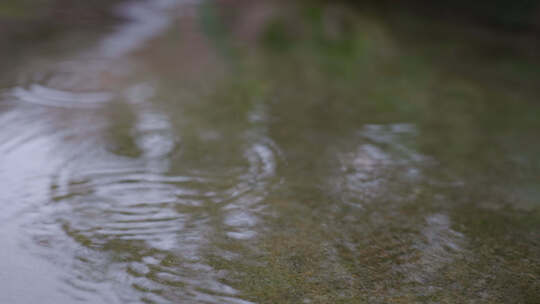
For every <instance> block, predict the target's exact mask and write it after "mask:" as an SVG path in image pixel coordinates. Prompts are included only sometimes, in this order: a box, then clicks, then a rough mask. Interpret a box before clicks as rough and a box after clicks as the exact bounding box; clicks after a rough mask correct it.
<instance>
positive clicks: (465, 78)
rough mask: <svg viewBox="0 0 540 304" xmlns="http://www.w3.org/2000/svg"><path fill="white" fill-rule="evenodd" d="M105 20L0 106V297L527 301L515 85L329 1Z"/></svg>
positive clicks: (29, 68)
mask: <svg viewBox="0 0 540 304" xmlns="http://www.w3.org/2000/svg"><path fill="white" fill-rule="evenodd" d="M119 10H120V12H121V13H122V14H123V15H125V16H127V17H129V18H128V19H129V20H130V21H128V22H126V23H124V24H122V25H121V26H119V27H118V28H117V29H116V30H114V31H112V33H110V34H105V35H104V36H103V38H102V39H101V40H99V41H96V42H95V45H96V47H93V48H90V49H83V50H80V49H77V48H76V46H73V52H72V54H71V55H62V56H59V57H63V58H48V57H47V58H45V57H46V56H36V57H38V58H37V59H36V58H32V60H28V62H27V63H25V64H21V68H20V71H19V73H18V74H16V75H14V76H13V77H12V78H13V79H16V80H17V84H16V85H15V86H11V87H7V88H4V89H3V91H2V95H1V97H0V110H1V111H0V180H1V181H2V185H1V189H2V191H0V222H1V224H0V225H1V228H2V229H0V230H1V232H0V242H1V245H2V248H3V250H1V251H0V268H1V269H2V271H0V290H1V291H2V293H1V294H0V302H2V303H4V302H6V303H35V302H42V303H74V302H81V303H412V302H427V303H431V302H433V303H439V302H449V303H451V302H460V303H466V302H479V303H498V302H512V301H517V302H520V303H534V302H536V301H537V300H538V299H539V298H538V290H540V285H539V282H540V279H539V274H538V273H539V271H540V243H539V240H540V237H539V236H540V234H539V233H540V226H539V224H540V217H539V214H538V210H539V209H538V199H539V197H538V193H539V192H538V190H537V188H538V187H537V186H536V185H537V184H538V176H539V174H538V173H539V170H540V163H539V162H538V153H539V152H540V146H538V144H536V141H535V136H536V134H535V133H536V132H533V131H532V130H537V129H538V127H539V126H538V123H539V121H538V116H537V114H539V113H540V108H538V105H537V104H536V103H534V102H533V100H535V97H537V96H538V91H537V88H536V87H532V86H530V83H529V81H528V80H527V81H523V82H520V78H515V79H513V81H514V86H512V87H505V86H501V85H499V84H498V83H496V81H495V80H492V79H490V78H487V79H482V77H480V80H479V78H478V77H477V75H476V74H475V73H478V74H482V73H483V72H484V71H485V66H490V65H491V64H492V63H491V62H483V61H482V60H483V57H481V56H480V57H478V58H472V59H467V60H470V62H469V63H470V64H471V65H473V67H472V68H471V69H473V70H474V73H472V74H475V75H468V74H467V73H462V72H460V71H455V70H454V69H450V68H448V67H447V66H445V65H443V64H438V63H437V64H435V63H432V62H430V61H429V60H427V59H425V58H431V57H430V56H443V55H439V54H440V49H439V45H437V41H436V40H434V41H431V42H430V43H427V44H426V45H425V46H424V48H425V49H426V52H425V54H424V53H420V55H419V54H417V50H415V49H414V45H415V43H414V41H413V42H411V41H409V42H405V41H401V40H400V41H398V39H396V38H395V37H394V36H393V33H395V34H403V32H405V33H406V31H408V30H409V31H413V32H414V26H413V25H414V23H413V25H410V26H409V27H404V28H399V29H395V28H392V26H391V25H387V24H385V23H384V22H383V21H381V20H382V19H381V20H378V19H376V18H375V17H374V16H375V15H376V14H374V15H372V16H371V17H366V16H362V15H356V13H354V12H353V11H352V10H348V9H347V7H345V6H341V5H332V4H329V6H324V5H318V6H316V7H310V6H307V5H304V4H299V5H291V4H281V3H280V2H278V1H261V2H257V3H255V4H253V3H251V4H248V3H243V1H238V2H231V1H225V0H223V1H215V2H209V1H205V2H198V1H136V2H129V3H127V4H124V5H123V6H121V7H120V8H119ZM404 40H406V39H404ZM400 43H401V44H403V45H401V44H400ZM445 43H449V42H445ZM456 43H457V42H456ZM409 44H412V45H413V46H409ZM469 47H470V49H471V52H473V51H474V50H476V49H483V48H488V46H486V45H484V44H482V43H480V42H474V43H473V42H471V45H470V46H469ZM432 53H435V54H436V55H432ZM41 57H43V58H41ZM66 57H67V58H66ZM501 60H507V61H508V62H507V64H510V63H512V62H515V65H516V66H517V65H518V64H519V60H521V59H520V58H518V57H516V56H514V57H513V56H509V57H508V58H503V59H501ZM501 73H502V72H501ZM527 75H529V74H527ZM499 76H500V77H502V79H507V78H504V77H514V75H510V76H506V74H505V73H502V74H501V75H499ZM516 79H517V80H516ZM516 90H519V92H521V95H520V98H521V100H518V101H516V99H515V98H514V97H515V96H514V95H512V94H510V93H511V92H514V91H516ZM523 142H527V143H528V144H527V145H526V146H524V145H521V144H520V143H523ZM524 189H525V190H524ZM29 285H30V286H34V287H33V288H32V290H31V291H28V290H27V288H26V286H29Z"/></svg>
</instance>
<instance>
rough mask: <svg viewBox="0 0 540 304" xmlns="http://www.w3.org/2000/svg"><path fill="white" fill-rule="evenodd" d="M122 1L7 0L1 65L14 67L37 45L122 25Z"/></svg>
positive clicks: (0, 8)
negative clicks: (118, 7)
mask: <svg viewBox="0 0 540 304" xmlns="http://www.w3.org/2000/svg"><path fill="white" fill-rule="evenodd" d="M120 2H122V1H121V0H112V1H111V0H96V1H83V0H44V1H35V0H23V1H19V0H5V1H2V3H0V46H1V47H0V64H1V65H2V67H3V68H4V70H5V69H6V68H9V67H10V66H13V65H14V63H15V62H16V61H17V58H20V57H21V56H22V55H23V54H25V53H28V52H32V50H33V49H37V48H36V44H40V45H42V44H46V43H50V42H51V41H52V40H55V38H56V37H59V36H61V35H62V33H66V32H73V31H95V30H96V29H102V28H107V27H111V26H112V25H114V24H117V23H118V22H120V21H122V18H121V17H119V16H117V15H116V14H115V13H114V6H116V5H118V4H119V3H120Z"/></svg>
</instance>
